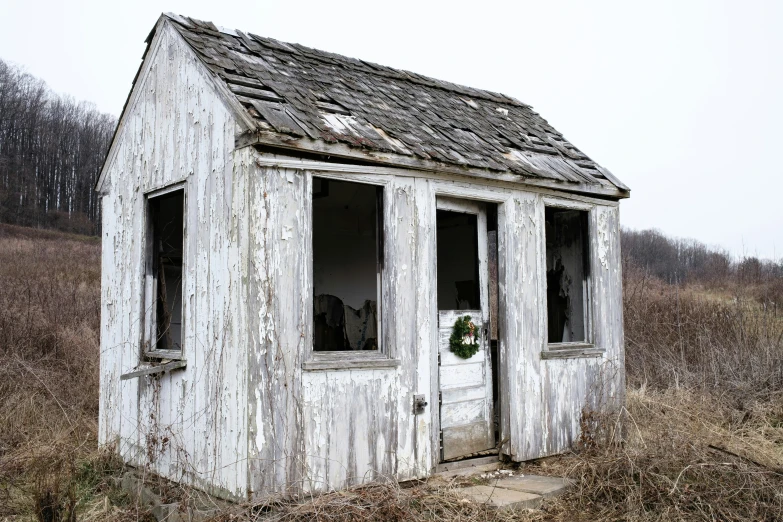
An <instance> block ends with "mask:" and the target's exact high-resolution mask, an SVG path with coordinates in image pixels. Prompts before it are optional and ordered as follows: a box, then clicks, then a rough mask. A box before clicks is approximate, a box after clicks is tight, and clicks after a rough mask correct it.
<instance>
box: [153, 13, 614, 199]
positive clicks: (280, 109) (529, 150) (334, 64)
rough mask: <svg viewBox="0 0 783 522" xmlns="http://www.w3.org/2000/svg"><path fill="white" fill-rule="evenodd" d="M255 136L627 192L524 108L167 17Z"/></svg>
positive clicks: (430, 81)
mask: <svg viewBox="0 0 783 522" xmlns="http://www.w3.org/2000/svg"><path fill="white" fill-rule="evenodd" d="M165 16H166V17H167V18H168V19H169V20H170V21H171V22H172V25H173V26H174V27H175V28H176V30H177V31H178V32H179V33H180V34H181V35H182V36H183V37H184V39H185V40H186V41H187V42H188V43H189V44H190V45H191V47H192V48H193V50H194V51H195V52H196V54H197V55H198V56H199V58H200V59H201V60H202V61H203V62H204V63H205V64H206V66H207V67H208V69H209V70H210V71H211V72H212V73H214V74H215V75H216V76H218V77H219V78H221V79H222V81H224V82H225V83H226V85H227V87H228V90H229V91H230V92H231V93H233V95H234V96H236V98H237V101H238V102H239V103H240V104H241V105H242V107H244V108H245V110H246V111H247V113H248V114H249V115H250V117H251V118H252V119H253V120H255V121H256V122H257V124H258V126H259V127H260V128H262V129H268V130H270V131H274V132H276V133H278V134H281V135H288V136H291V137H295V138H307V139H310V140H314V141H315V142H318V141H322V142H325V143H342V144H345V145H347V146H349V147H355V148H360V149H365V150H369V151H373V152H382V153H388V154H396V155H402V156H406V157H412V158H417V159H420V160H426V161H429V162H436V163H440V164H445V165H449V166H458V167H469V168H472V169H482V170H487V171H494V172H503V173H512V174H516V175H519V176H520V177H523V178H541V179H547V180H553V181H558V182H563V183H564V184H566V185H567V184H568V183H578V184H581V185H595V186H600V187H604V188H611V189H613V190H617V193H618V195H619V196H620V197H622V196H623V195H627V193H628V188H627V187H626V186H625V185H623V184H622V182H620V181H619V180H618V179H617V178H615V177H614V176H612V174H611V173H609V172H608V171H607V170H606V169H603V168H602V167H600V166H599V165H598V164H596V163H595V162H594V161H592V160H591V159H590V158H588V157H587V156H586V155H585V154H583V153H582V152H581V151H580V150H579V149H577V148H576V147H575V146H573V145H572V144H571V143H569V142H568V141H566V140H565V138H563V136H562V135H561V134H560V133H559V132H557V131H556V130H555V129H554V128H552V126H550V125H549V124H548V123H547V122H546V120H544V119H543V118H542V117H541V116H539V115H538V114H537V113H536V112H534V111H533V110H532V109H531V108H530V106H528V105H525V104H524V103H521V102H519V101H517V100H515V99H514V98H511V97H508V96H504V95H502V94H497V93H493V92H489V91H483V90H479V89H474V88H471V87H464V86H461V85H455V84H451V83H447V82H443V81H440V80H436V79H433V78H427V77H425V76H422V75H419V74H415V73H412V72H407V71H401V70H396V69H392V68H389V67H384V66H381V65H377V64H373V63H369V62H365V61H362V60H357V59H353V58H348V57H345V56H340V55H337V54H333V53H328V52H324V51H319V50H316V49H311V48H308V47H305V46H302V45H298V44H290V43H284V42H279V41H277V40H273V39H271V38H263V37H260V36H257V35H255V34H252V33H245V32H241V31H238V30H236V31H233V30H221V29H218V28H217V27H216V26H215V25H213V24H212V23H210V22H203V21H200V20H195V19H192V18H186V17H183V16H178V15H165Z"/></svg>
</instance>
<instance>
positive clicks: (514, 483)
mask: <svg viewBox="0 0 783 522" xmlns="http://www.w3.org/2000/svg"><path fill="white" fill-rule="evenodd" d="M491 485H494V486H496V487H499V488H503V489H511V490H514V491H521V492H523V493H533V494H535V495H541V496H542V497H552V496H555V495H559V494H561V493H563V492H564V491H565V490H566V489H568V488H569V487H571V485H572V481H570V480H568V479H564V478H560V477H542V476H540V475H515V476H510V477H504V478H501V479H498V480H494V481H492V482H491Z"/></svg>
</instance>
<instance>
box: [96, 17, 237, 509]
mask: <svg viewBox="0 0 783 522" xmlns="http://www.w3.org/2000/svg"><path fill="white" fill-rule="evenodd" d="M167 23H168V22H166V23H162V24H161V25H159V26H158V29H157V33H156V35H155V38H154V41H153V43H152V45H151V47H150V51H149V53H150V54H149V55H148V56H147V60H146V61H145V66H144V67H143V68H142V71H141V73H140V76H139V79H138V80H137V83H136V86H135V89H134V93H133V94H132V96H131V98H130V101H129V106H128V108H127V110H126V112H125V116H124V117H123V120H122V121H121V124H120V125H121V126H120V128H119V131H118V135H117V138H116V141H115V145H114V147H113V150H112V151H111V155H110V157H109V161H110V163H109V164H108V165H107V169H108V170H107V171H106V180H105V182H104V184H103V191H104V196H103V269H102V295H101V300H102V305H101V306H102V309H101V310H102V318H101V383H100V397H101V408H100V421H99V437H100V442H101V443H103V444H116V445H117V450H118V451H119V452H120V454H121V455H122V456H123V458H124V459H125V460H126V461H128V462H130V463H132V464H134V465H136V466H140V467H147V468H148V469H151V470H152V471H155V472H157V473H159V474H161V475H163V476H166V477H170V478H172V479H174V480H177V481H181V482H184V483H188V484H193V485H197V486H200V487H203V488H205V489H206V490H208V491H211V492H214V493H217V494H222V495H226V496H244V495H245V492H246V487H247V460H246V459H247V434H248V428H247V419H248V412H247V378H246V376H247V373H246V371H247V356H246V353H245V347H246V345H245V344H243V343H242V342H241V340H242V339H243V338H244V337H245V333H244V332H245V331H246V328H247V326H246V322H245V317H244V313H245V311H246V307H245V306H244V305H243V304H242V303H243V300H244V294H243V291H242V288H243V281H242V275H243V274H245V273H246V272H247V267H246V259H247V255H246V250H247V235H248V231H247V219H246V216H245V208H246V203H247V187H246V183H247V180H248V176H247V168H248V163H247V161H246V160H247V157H248V156H249V154H250V153H249V151H244V150H243V151H239V152H236V153H235V152H234V137H235V134H236V132H237V130H238V129H237V124H236V122H235V119H234V117H233V116H232V113H231V111H230V110H229V108H228V107H227V106H226V105H225V104H224V103H223V102H222V101H221V99H220V98H219V96H218V93H217V92H216V90H215V88H214V86H213V84H212V83H211V80H210V78H209V77H208V76H207V74H206V71H205V69H204V68H203V66H202V65H201V64H200V63H199V62H198V60H197V58H196V57H195V56H194V55H193V53H192V51H191V50H190V49H189V48H188V47H187V46H186V45H185V44H184V42H183V41H182V38H181V36H179V35H178V34H177V33H176V32H175V31H173V30H171V28H169V27H168V25H167ZM178 182H184V184H185V190H186V203H185V242H184V249H185V253H184V268H183V274H184V275H183V302H184V305H183V306H184V315H183V317H184V331H183V338H184V355H185V357H186V359H187V366H186V368H185V369H182V370H176V371H174V372H171V373H170V374H165V375H157V376H155V375H153V376H143V377H138V378H132V379H129V380H123V381H121V380H120V375H122V374H124V373H127V372H130V371H132V370H133V369H135V368H137V367H139V366H140V364H141V354H140V352H141V348H140V343H141V339H142V333H141V328H142V322H143V321H142V316H143V310H142V308H143V305H142V302H143V301H142V299H143V295H142V293H143V285H142V283H143V260H144V257H145V252H144V248H143V245H144V244H145V238H144V234H145V232H144V224H145V193H147V192H149V191H151V190H155V189H159V188H162V187H166V186H169V185H171V184H174V183H178Z"/></svg>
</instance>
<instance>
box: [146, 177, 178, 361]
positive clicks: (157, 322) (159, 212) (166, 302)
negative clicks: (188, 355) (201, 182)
mask: <svg viewBox="0 0 783 522" xmlns="http://www.w3.org/2000/svg"><path fill="white" fill-rule="evenodd" d="M184 202H185V192H184V190H181V189H179V190H174V191H172V192H168V193H166V194H164V195H161V196H156V197H152V198H150V199H149V216H150V232H151V234H152V238H151V239H152V240H151V242H150V244H149V245H150V246H149V248H150V250H151V251H150V255H149V257H148V263H147V267H148V268H147V269H148V276H149V281H150V283H151V284H150V286H151V287H152V288H150V290H151V291H152V295H153V302H152V303H151V306H150V312H151V313H150V314H149V316H151V317H150V319H151V320H152V324H151V326H152V332H151V333H152V337H153V338H152V339H151V342H150V343H149V346H150V348H151V349H152V350H153V351H160V350H166V351H178V352H179V351H181V350H182V246H183V239H184V219H183V212H184Z"/></svg>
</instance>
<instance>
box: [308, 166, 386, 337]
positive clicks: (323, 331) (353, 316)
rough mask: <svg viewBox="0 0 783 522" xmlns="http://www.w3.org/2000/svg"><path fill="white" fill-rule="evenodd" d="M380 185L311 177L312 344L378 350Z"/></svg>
mask: <svg viewBox="0 0 783 522" xmlns="http://www.w3.org/2000/svg"><path fill="white" fill-rule="evenodd" d="M382 195H383V193H382V189H381V187H376V186H374V185H367V184H364V183H352V182H347V181H335V180H328V179H324V178H316V177H314V178H313V320H314V325H313V349H314V350H315V351H343V350H377V349H378V343H379V341H378V339H379V335H378V302H379V292H380V273H381V262H380V261H381V258H380V253H381V252H382V242H381V241H382V232H381V230H382V228H383V227H382V223H381V220H380V217H381V216H382V212H381V209H382V208H383V205H382V201H383V200H382Z"/></svg>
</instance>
